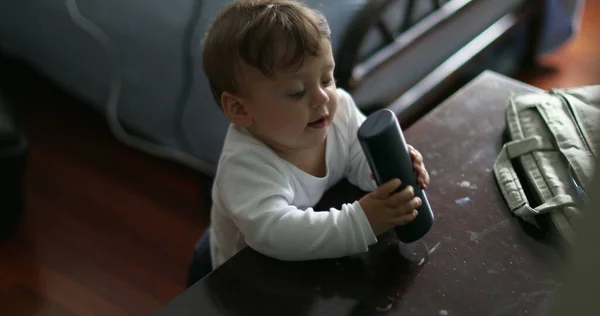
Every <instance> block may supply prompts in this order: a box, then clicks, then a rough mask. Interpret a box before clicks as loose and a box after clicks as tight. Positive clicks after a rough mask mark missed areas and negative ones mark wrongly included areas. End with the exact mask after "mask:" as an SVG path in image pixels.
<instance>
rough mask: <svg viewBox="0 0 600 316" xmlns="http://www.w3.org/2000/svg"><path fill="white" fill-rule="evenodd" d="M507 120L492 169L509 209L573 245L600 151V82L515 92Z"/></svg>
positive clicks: (510, 100)
mask: <svg viewBox="0 0 600 316" xmlns="http://www.w3.org/2000/svg"><path fill="white" fill-rule="evenodd" d="M506 120H507V130H506V134H507V135H506V136H507V137H508V141H507V142H506V143H505V144H504V146H503V147H502V150H501V152H500V154H499V156H498V158H497V160H496V162H495V163H494V168H493V169H494V176H495V177H496V180H497V183H498V186H499V187H500V191H501V192H502V195H503V196H504V199H505V200H506V203H507V204H508V207H509V209H510V211H511V212H512V213H513V214H514V215H515V216H517V217H520V218H522V219H524V220H526V222H533V223H536V224H539V223H542V222H543V223H545V224H544V225H541V226H542V227H543V228H546V229H548V230H550V232H551V234H552V236H556V237H559V238H558V241H559V242H561V243H562V242H565V243H566V244H567V245H572V244H573V242H574V241H575V240H576V234H575V227H576V225H577V222H578V221H579V220H581V218H583V214H582V210H583V207H582V206H583V205H584V204H585V203H586V201H587V194H589V192H586V188H587V187H588V185H589V183H590V181H591V180H592V178H593V174H594V170H593V169H594V167H595V159H597V157H598V152H599V151H600V128H599V125H600V85H596V86H585V87H579V88H572V89H563V90H558V89H554V90H551V91H549V92H543V93H527V94H521V95H514V96H511V97H510V99H509V105H508V108H507V110H506ZM540 220H541V221H540Z"/></svg>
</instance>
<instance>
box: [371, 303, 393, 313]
mask: <svg viewBox="0 0 600 316" xmlns="http://www.w3.org/2000/svg"><path fill="white" fill-rule="evenodd" d="M375 309H376V310H377V311H378V312H387V311H389V310H390V309H392V303H390V304H388V305H387V306H386V307H377V308H375Z"/></svg>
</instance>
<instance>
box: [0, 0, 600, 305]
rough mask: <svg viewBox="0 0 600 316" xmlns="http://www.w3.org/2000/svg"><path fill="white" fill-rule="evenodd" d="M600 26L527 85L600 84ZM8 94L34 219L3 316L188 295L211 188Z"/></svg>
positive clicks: (548, 61) (19, 89)
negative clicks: (23, 145) (16, 110)
mask: <svg viewBox="0 0 600 316" xmlns="http://www.w3.org/2000/svg"><path fill="white" fill-rule="evenodd" d="M599 20H600V1H595V0H592V1H589V0H588V1H587V5H586V8H585V11H584V22H583V25H582V32H581V33H580V34H579V35H578V36H577V37H576V38H574V39H573V40H572V41H570V42H569V44H568V45H566V46H564V47H562V48H560V49H559V50H557V51H556V52H554V53H552V54H550V55H548V56H545V57H544V58H542V59H541V64H542V65H544V66H545V67H546V68H545V70H543V71H540V70H538V71H535V72H532V71H523V72H521V73H520V74H519V75H518V76H517V78H518V79H521V80H523V81H525V82H528V83H530V84H533V85H536V86H538V87H541V88H544V89H549V88H553V87H571V86H578V85H584V84H598V83H600V62H599V61H598V56H600V41H598V34H599V32H598V30H600V26H599V25H598V21H599ZM5 79H6V78H5ZM3 86H4V88H7V89H9V90H10V91H9V93H10V95H12V96H13V97H14V99H15V100H16V102H17V103H18V104H19V106H20V108H22V110H23V111H24V121H25V126H26V130H27V133H28V137H29V140H30V142H31V148H30V155H29V160H28V168H27V174H26V181H27V182H26V183H27V211H26V216H25V218H24V221H23V223H22V226H21V229H20V231H19V234H18V235H17V236H16V237H15V239H14V240H12V241H9V242H2V243H0V314H2V315H25V316H28V315H148V314H151V313H152V312H153V311H154V310H156V309H157V308H159V307H160V306H162V305H163V304H165V303H166V302H168V301H169V300H170V299H172V298H173V297H174V296H176V295H177V294H179V293H180V292H181V291H183V290H184V284H185V278H186V274H187V265H188V262H189V259H190V256H191V251H192V248H193V245H194V243H195V241H196V239H197V238H198V237H199V236H200V234H201V233H202V231H203V230H204V229H205V227H206V226H207V225H208V205H209V200H208V196H207V191H206V190H201V189H200V188H199V185H198V184H199V183H202V184H204V185H207V184H209V183H210V182H209V179H207V178H206V177H202V176H200V175H198V174H197V173H196V172H193V171H191V170H190V169H188V168H185V167H182V166H179V165H176V164H174V163H169V162H165V161H161V160H159V159H156V158H153V157H150V156H148V155H145V154H142V153H140V152H138V151H136V150H133V149H131V148H128V147H126V146H124V145H122V144H120V143H119V142H117V141H116V140H115V139H114V138H113V137H112V135H111V134H110V133H109V132H108V129H107V126H106V124H105V123H104V121H103V119H102V117H101V116H99V115H98V114H97V113H95V112H93V111H92V110H89V109H88V108H87V107H85V106H83V105H82V104H81V102H79V101H78V100H75V99H74V98H72V97H70V96H68V95H67V94H65V93H63V92H61V91H60V90H59V89H56V88H55V87H53V86H52V85H51V84H49V83H48V82H46V81H45V80H43V79H42V78H39V77H37V76H35V75H33V74H30V73H28V72H27V71H24V70H22V69H21V68H19V67H17V68H16V70H14V71H13V72H11V75H10V77H9V80H8V81H6V80H5V82H4V83H3Z"/></svg>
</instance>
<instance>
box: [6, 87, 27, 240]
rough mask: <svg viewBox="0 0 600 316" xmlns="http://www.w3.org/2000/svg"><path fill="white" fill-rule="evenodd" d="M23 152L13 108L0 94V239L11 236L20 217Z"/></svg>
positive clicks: (24, 146)
mask: <svg viewBox="0 0 600 316" xmlns="http://www.w3.org/2000/svg"><path fill="white" fill-rule="evenodd" d="M27 149H28V144H27V140H26V138H25V135H24V133H23V131H22V130H21V128H20V127H19V124H18V120H17V118H16V116H15V113H14V108H13V107H12V106H11V105H10V103H9V101H7V100H6V99H4V98H3V97H2V95H1V94H0V240H5V239H8V238H10V237H11V236H12V235H13V234H14V233H15V231H16V230H17V228H18V224H19V222H20V219H21V217H22V215H23V211H24V208H25V206H24V204H25V203H24V200H25V194H24V173H25V165H26V157H27Z"/></svg>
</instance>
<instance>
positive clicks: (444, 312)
mask: <svg viewBox="0 0 600 316" xmlns="http://www.w3.org/2000/svg"><path fill="white" fill-rule="evenodd" d="M438 314H439V315H440V316H448V311H447V310H445V309H440V311H439V312H438Z"/></svg>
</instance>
